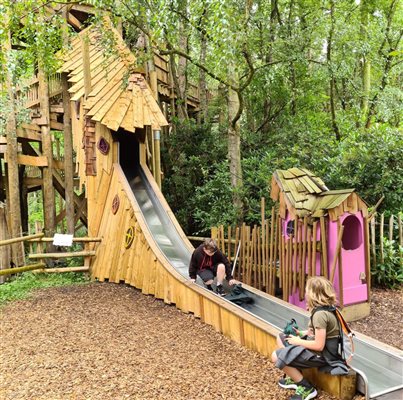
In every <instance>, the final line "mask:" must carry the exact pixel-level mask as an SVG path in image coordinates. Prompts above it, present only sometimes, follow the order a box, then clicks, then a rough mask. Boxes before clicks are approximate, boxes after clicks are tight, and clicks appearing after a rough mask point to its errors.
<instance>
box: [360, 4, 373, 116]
mask: <svg viewBox="0 0 403 400" xmlns="http://www.w3.org/2000/svg"><path fill="white" fill-rule="evenodd" d="M368 12H369V10H368V0H362V1H361V4H360V17H361V18H360V36H361V43H363V44H364V43H365V42H367V40H368V39H367V38H368ZM362 58H363V61H362V69H361V79H362V97H361V119H362V121H365V120H366V117H367V114H368V104H369V93H370V90H371V62H370V60H369V54H368V52H364V54H362Z"/></svg>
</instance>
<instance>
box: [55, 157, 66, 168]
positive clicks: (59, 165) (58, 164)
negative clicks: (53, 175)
mask: <svg viewBox="0 0 403 400" xmlns="http://www.w3.org/2000/svg"><path fill="white" fill-rule="evenodd" d="M53 167H54V168H56V169H59V170H63V169H64V161H63V160H55V159H53Z"/></svg>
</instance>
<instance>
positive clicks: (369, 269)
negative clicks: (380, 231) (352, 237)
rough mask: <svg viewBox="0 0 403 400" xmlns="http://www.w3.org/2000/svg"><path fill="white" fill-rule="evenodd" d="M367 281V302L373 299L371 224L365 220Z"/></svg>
mask: <svg viewBox="0 0 403 400" xmlns="http://www.w3.org/2000/svg"><path fill="white" fill-rule="evenodd" d="M364 249H365V280H366V282H367V301H370V299H371V254H370V242H369V222H368V218H367V217H365V218H364Z"/></svg>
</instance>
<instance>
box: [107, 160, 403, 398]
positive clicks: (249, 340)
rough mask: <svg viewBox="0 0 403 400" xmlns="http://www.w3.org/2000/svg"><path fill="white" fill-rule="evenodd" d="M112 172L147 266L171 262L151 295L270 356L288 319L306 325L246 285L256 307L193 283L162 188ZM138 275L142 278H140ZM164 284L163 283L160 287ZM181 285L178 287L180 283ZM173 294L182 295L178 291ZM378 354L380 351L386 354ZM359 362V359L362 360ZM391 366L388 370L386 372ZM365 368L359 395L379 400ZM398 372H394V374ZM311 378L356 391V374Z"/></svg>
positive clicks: (302, 315) (144, 176)
mask: <svg viewBox="0 0 403 400" xmlns="http://www.w3.org/2000/svg"><path fill="white" fill-rule="evenodd" d="M114 174H117V176H118V179H120V180H121V183H122V191H124V192H129V191H130V192H131V193H127V196H128V197H129V202H132V206H133V209H134V220H133V223H135V224H136V226H138V230H140V231H144V232H142V234H144V236H145V237H144V240H145V241H146V242H147V243H148V245H149V247H150V248H152V253H153V254H152V256H150V257H149V261H148V262H151V261H152V262H154V263H155V260H156V259H158V260H160V259H162V258H163V259H165V260H166V261H167V263H165V264H164V269H162V270H161V269H159V270H158V272H156V275H155V277H154V278H153V279H154V281H155V288H153V285H150V284H147V285H145V286H147V288H148V289H147V290H146V292H147V293H149V294H154V295H155V296H156V297H158V298H162V299H164V301H166V302H168V303H175V304H176V306H177V307H178V308H180V309H182V310H183V311H190V312H193V313H194V314H195V315H196V316H198V317H200V318H201V319H202V320H203V321H204V322H206V323H208V324H210V325H213V326H214V327H215V329H216V330H218V331H220V332H222V333H224V334H225V335H226V336H229V337H231V338H232V339H233V340H235V341H237V342H238V343H240V344H242V345H245V346H247V347H249V348H251V349H253V350H255V351H258V352H260V353H262V354H264V355H266V356H270V354H271V352H272V351H273V350H274V348H275V337H276V335H277V334H278V332H279V330H280V329H281V328H282V327H283V326H284V325H285V323H286V322H287V321H288V320H289V319H290V318H295V319H296V320H297V322H298V323H299V324H300V325H301V326H304V325H306V323H307V321H308V314H307V313H306V312H304V311H302V310H301V309H299V308H297V307H295V306H292V305H290V304H288V303H285V302H283V301H282V300H279V299H276V298H273V297H272V296H269V295H266V294H264V293H262V292H259V291H257V290H255V289H253V288H250V287H248V286H246V285H244V287H245V288H246V289H247V290H248V292H249V294H250V295H251V296H252V297H254V300H255V302H254V304H253V305H245V306H244V307H239V306H237V305H234V304H232V303H230V302H229V301H227V300H225V299H221V298H218V297H217V296H215V295H214V294H212V293H210V292H208V291H207V290H205V289H204V288H203V287H202V286H201V285H194V284H192V283H190V281H189V280H188V274H187V268H188V261H189V259H190V255H191V252H192V247H191V245H190V243H189V241H188V240H187V238H186V237H184V234H183V232H181V230H180V227H179V225H178V224H177V222H176V220H175V219H174V216H173V214H172V211H170V209H169V206H168V205H167V204H166V201H165V199H164V198H163V197H162V194H161V193H160V192H159V189H158V187H157V186H156V184H155V182H153V179H152V177H151V174H150V172H149V171H147V169H146V168H145V169H144V170H140V171H139V172H138V173H137V174H136V176H130V174H128V175H127V176H126V177H127V180H125V177H122V171H121V169H120V166H118V165H115V166H114ZM129 184H130V187H129ZM143 224H145V226H143ZM147 231H148V232H147ZM143 247H144V246H143ZM143 252H144V251H143ZM136 257H139V256H132V257H131V258H130V257H129V258H128V259H129V260H130V262H131V263H134V264H135V263H136V262H137V261H138V260H137V259H136ZM143 261H144V260H143ZM138 264H141V265H142V268H145V269H146V268H147V265H146V264H147V261H145V262H142V263H138ZM157 264H158V262H157ZM157 267H158V266H157ZM130 268H135V266H129V269H130ZM137 273H138V274H139V275H140V277H141V278H142V274H141V273H139V272H137ZM129 276H130V273H129ZM162 280H163V282H162V283H161V281H162ZM178 281H179V282H180V285H178V284H177V283H178ZM127 283H129V284H132V285H133V286H136V287H138V288H141V289H142V290H143V292H144V288H142V281H141V279H137V280H136V281H135V282H133V281H132V282H129V281H127ZM149 289H150V290H149ZM154 289H155V290H154ZM153 290H154V291H153ZM175 291H176V292H178V293H175ZM186 303H188V304H186ZM228 321H231V322H228ZM234 327H236V328H234ZM358 340H360V339H358ZM358 347H359V346H358ZM378 350H379V349H378ZM379 351H381V352H382V350H379ZM360 352H361V351H360ZM392 353H393V352H392ZM390 357H392V358H393V359H394V360H395V364H396V365H394V366H392V368H395V367H396V366H397V368H398V367H399V366H400V365H401V355H400V358H399V356H397V361H396V354H392V355H390V356H389V361H390ZM359 358H360V357H359V356H358V355H357V359H358V360H359ZM364 363H365V362H364ZM389 364H390V362H389ZM387 368H388V367H386V366H385V370H386V369H387ZM383 369H384V366H383V365H381V368H379V365H378V369H377V371H376V378H379V379H381V376H382V375H383V376H385V375H384V374H383V373H382V372H383ZM362 370H363V371H365V373H363V372H361V373H362V374H363V378H362V379H359V380H358V381H359V384H360V381H361V382H364V383H363V384H362V385H361V386H362V387H361V389H360V391H361V392H363V393H367V398H375V397H373V394H376V393H379V390H378V389H379V387H380V386H381V385H378V383H377V382H376V379H375V378H374V379H372V378H370V379H369V381H370V384H369V387H367V385H366V384H365V382H366V380H365V378H366V376H365V374H366V373H367V372H366V370H365V368H362ZM396 370H397V369H396V368H395V369H394V371H396ZM380 371H382V372H380ZM308 374H310V375H309V376H310V378H311V379H312V380H313V381H315V383H316V384H317V385H318V386H319V387H321V388H323V389H324V390H326V391H328V392H330V393H332V394H333V395H335V396H337V397H339V398H342V399H346V400H347V399H351V398H352V396H353V394H354V392H355V376H354V377H331V376H329V375H325V374H317V372H316V371H308ZM392 378H393V379H392V382H391V383H390V385H389V389H391V388H392V386H391V385H392V384H393V383H394V382H395V381H396V379H397V385H395V386H394V390H393V394H394V395H399V393H401V392H399V390H400V389H401V386H399V385H400V383H399V381H398V378H396V377H392ZM384 382H385V379H384V380H381V384H382V385H383V384H384ZM382 389H383V388H382ZM386 391H388V389H386ZM385 400H386V398H385Z"/></svg>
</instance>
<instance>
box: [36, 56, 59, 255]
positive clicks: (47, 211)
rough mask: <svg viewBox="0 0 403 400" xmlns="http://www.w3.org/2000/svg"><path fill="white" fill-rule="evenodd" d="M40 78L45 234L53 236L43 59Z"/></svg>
mask: <svg viewBox="0 0 403 400" xmlns="http://www.w3.org/2000/svg"><path fill="white" fill-rule="evenodd" d="M38 68H39V69H38V80H39V100H40V111H41V117H42V125H41V134H42V151H43V155H44V156H45V157H46V159H47V162H48V165H47V166H46V167H43V169H42V174H43V215H44V222H45V235H46V236H53V235H54V233H55V227H56V207H55V191H54V188H53V151H52V137H51V133H50V128H49V123H50V115H49V85H48V76H47V74H46V73H45V66H44V64H43V60H39V62H38ZM52 249H53V245H51V244H49V246H48V251H52Z"/></svg>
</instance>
